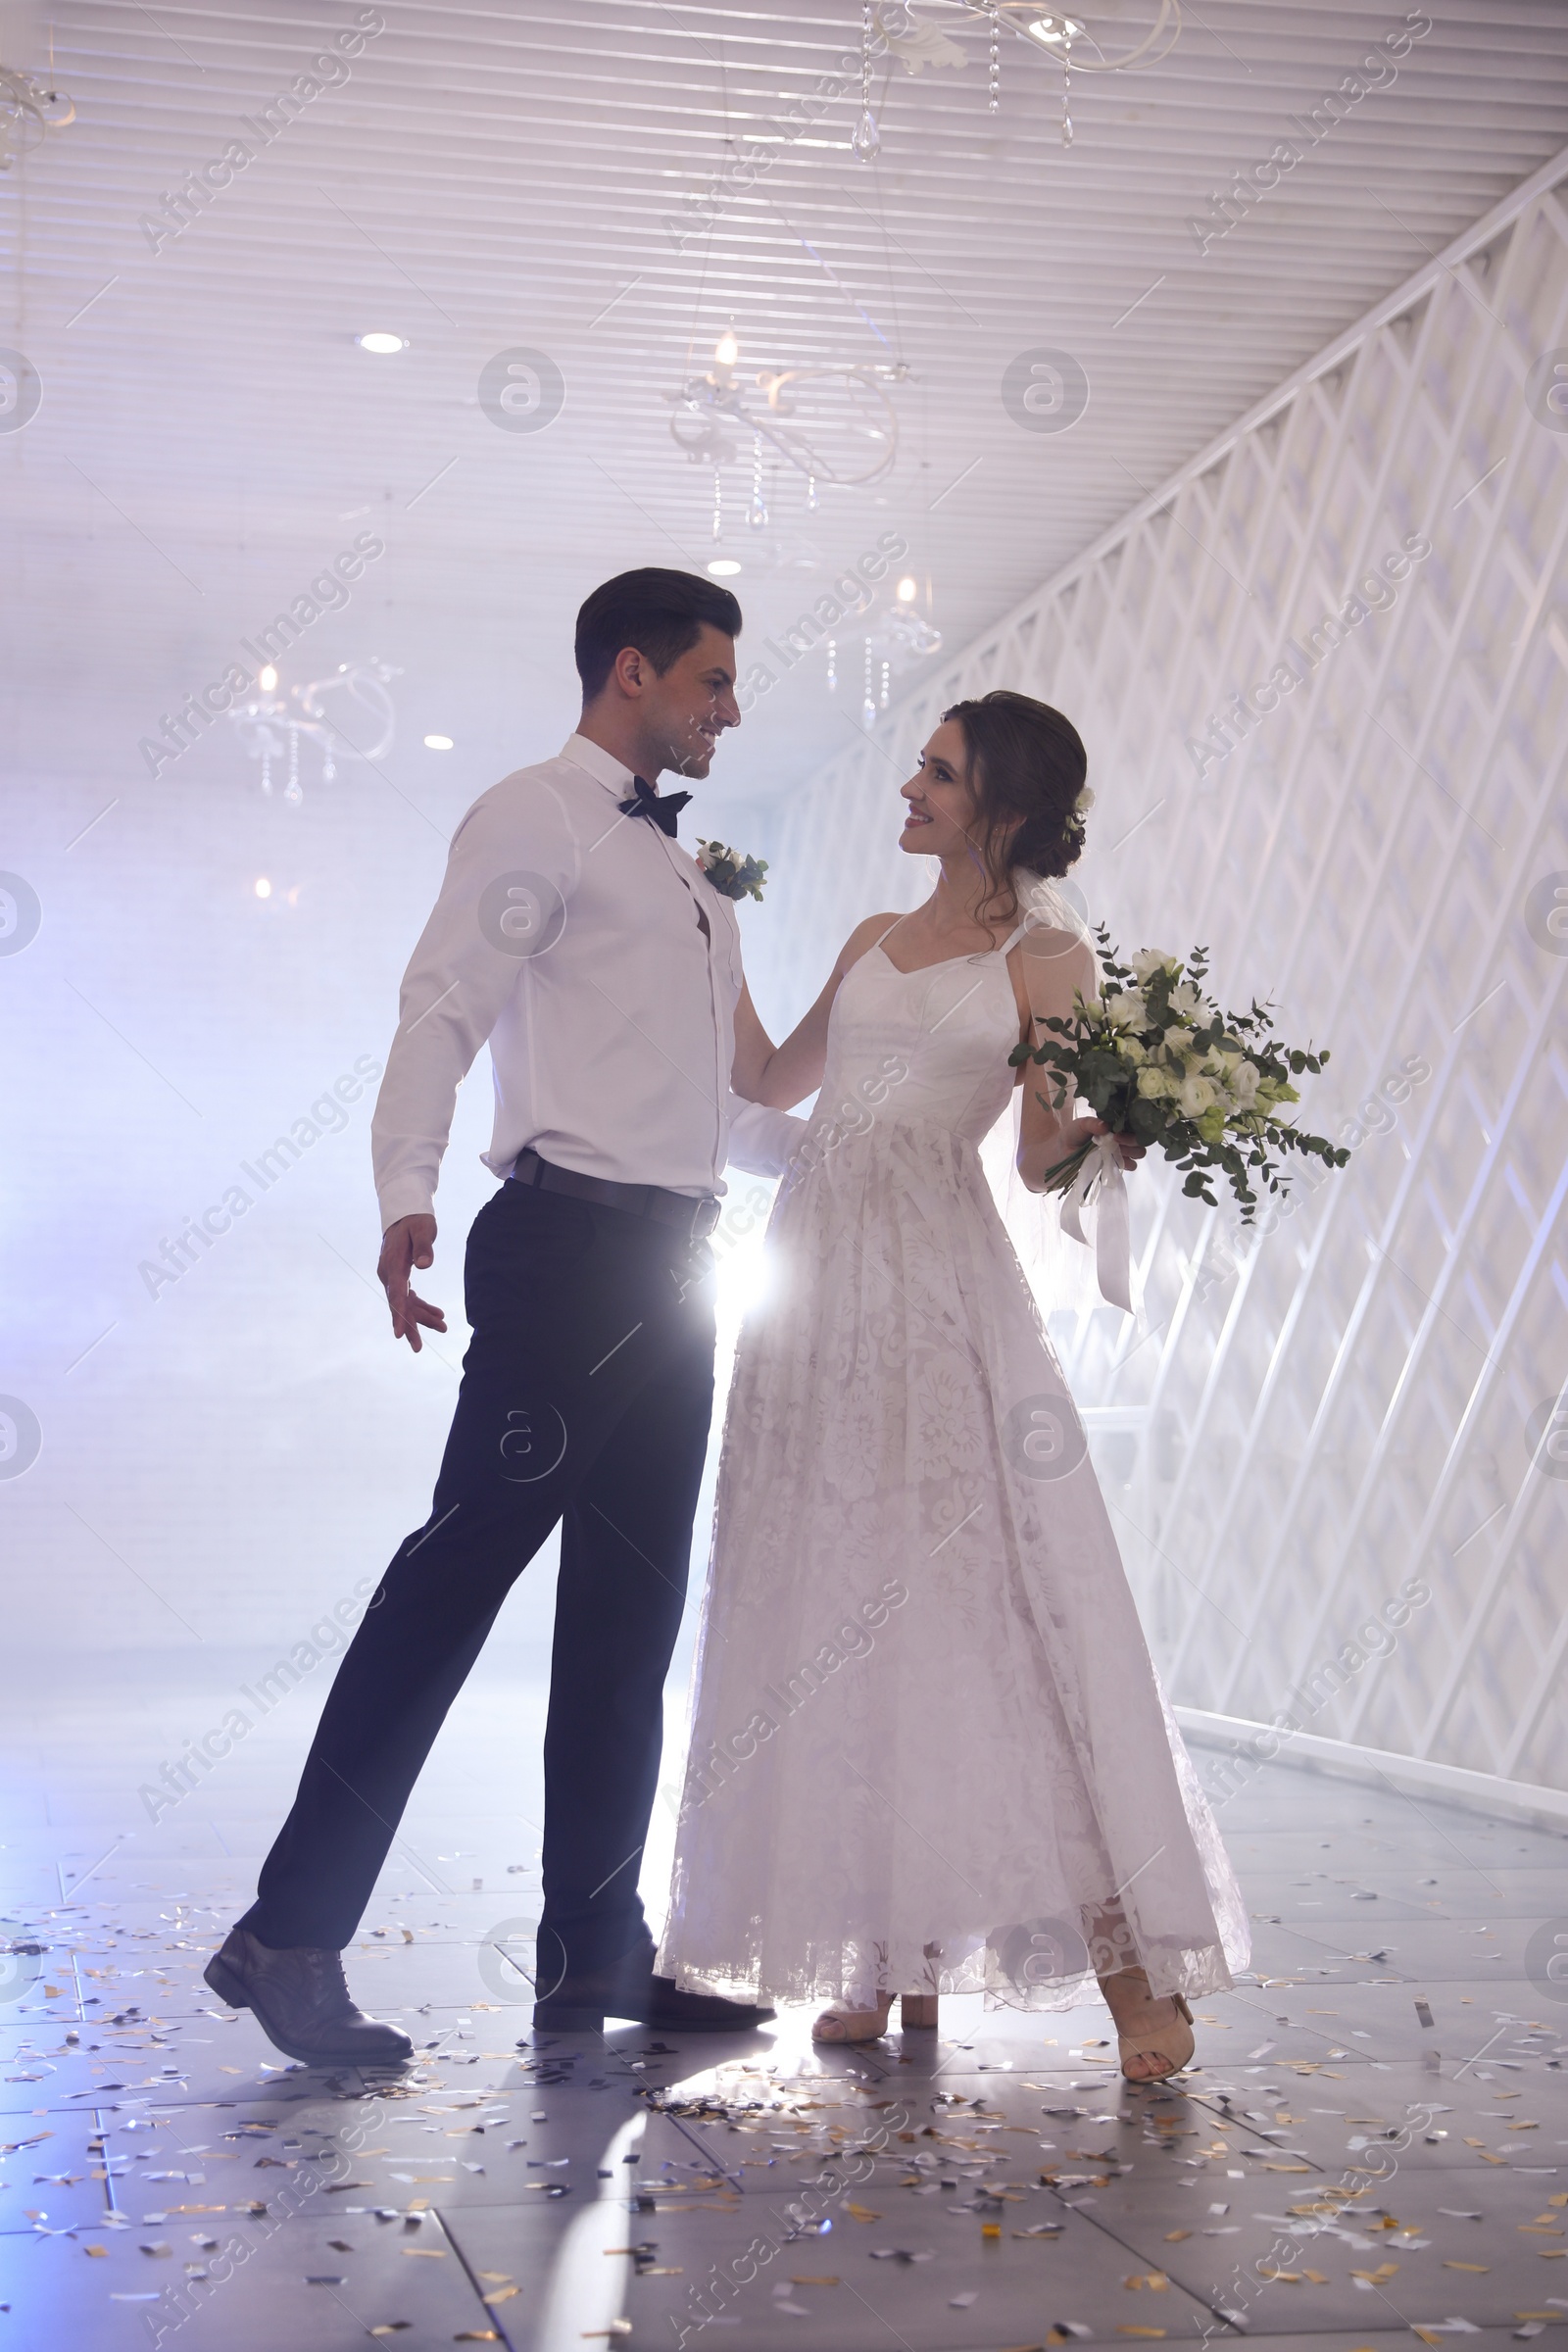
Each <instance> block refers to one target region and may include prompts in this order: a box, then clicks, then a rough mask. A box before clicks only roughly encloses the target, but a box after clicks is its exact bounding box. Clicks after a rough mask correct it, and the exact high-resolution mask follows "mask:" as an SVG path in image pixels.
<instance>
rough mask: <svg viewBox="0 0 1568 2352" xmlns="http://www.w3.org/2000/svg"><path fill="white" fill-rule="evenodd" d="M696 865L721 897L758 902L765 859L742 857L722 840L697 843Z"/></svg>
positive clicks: (765, 863)
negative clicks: (749, 899) (755, 900)
mask: <svg viewBox="0 0 1568 2352" xmlns="http://www.w3.org/2000/svg"><path fill="white" fill-rule="evenodd" d="M697 862H698V864H699V865H700V866H701V868H702V870H703V872H704V874H706V876H707V877H708V880H709V881H710V882H711V884H712V886H713V888H714V889H715V890H716V891H717V892H718V893H719V895H720V897H722V898H726V899H745V898H753V899H757V900H759V901H760V899H761V896H762V877H763V875H764V874H765V873H766V872H767V859H766V858H747V857H744V856H743V855H742V854H741V852H740V851H739V850H732V849H729V848H727V847H726V846H725V844H724V843H723V842H721V841H700V842H699V843H698V844H697Z"/></svg>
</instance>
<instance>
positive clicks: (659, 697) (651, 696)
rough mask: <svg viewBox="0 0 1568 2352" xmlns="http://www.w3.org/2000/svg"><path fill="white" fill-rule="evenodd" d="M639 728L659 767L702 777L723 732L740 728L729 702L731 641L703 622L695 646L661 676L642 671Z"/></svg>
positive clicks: (647, 668)
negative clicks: (644, 735) (656, 757)
mask: <svg viewBox="0 0 1568 2352" xmlns="http://www.w3.org/2000/svg"><path fill="white" fill-rule="evenodd" d="M641 701H642V713H641V716H642V722H643V726H644V729H645V732H646V735H647V739H648V742H649V745H650V749H651V750H652V751H656V752H657V754H658V759H659V764H660V766H661V767H666V768H672V769H673V770H674V772H675V773H676V774H677V775H680V776H706V775H707V773H708V771H709V769H710V768H711V765H712V763H713V753H714V750H715V749H716V747H717V744H718V739H719V736H720V735H721V734H722V733H723V731H724V729H725V728H726V727H738V726H739V725H740V723H741V713H740V706H739V704H738V703H737V702H736V700H735V640H734V638H733V637H726V636H725V634H724V632H723V630H722V629H715V628H714V627H713V626H712V625H711V622H709V621H704V623H703V625H702V632H701V634H700V635H699V637H698V640H697V643H696V644H695V645H694V646H693V647H692V648H691V649H690V651H689V652H687V653H684V654H680V655H678V656H677V657H676V659H675V660H674V661H673V662H671V663H670V665H669V667H668V669H666V670H665V671H664V673H663V675H662V676H661V675H660V674H659V673H658V672H657V671H656V670H655V668H654V665H653V663H652V662H648V661H646V660H645V661H644V662H643V665H642V685H641Z"/></svg>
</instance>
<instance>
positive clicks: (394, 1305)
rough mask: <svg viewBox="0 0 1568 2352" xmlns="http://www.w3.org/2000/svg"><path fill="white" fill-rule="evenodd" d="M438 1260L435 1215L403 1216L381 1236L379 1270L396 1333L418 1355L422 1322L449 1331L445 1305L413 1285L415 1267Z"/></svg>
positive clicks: (393, 1334)
mask: <svg viewBox="0 0 1568 2352" xmlns="http://www.w3.org/2000/svg"><path fill="white" fill-rule="evenodd" d="M434 1260H435V1219H434V1217H399V1219H398V1221H397V1223H396V1224H395V1225H389V1226H388V1227H387V1229H386V1232H385V1233H384V1234H383V1235H382V1237H381V1260H380V1263H379V1265H378V1266H377V1267H376V1269H375V1270H376V1273H377V1275H378V1276H379V1277H380V1282H381V1288H382V1289H383V1290H384V1291H385V1293H386V1302H387V1304H388V1306H389V1307H390V1308H391V1309H392V1337H393V1338H394V1339H395V1340H407V1341H408V1343H409V1346H410V1347H411V1348H413V1349H414V1352H415V1354H416V1355H417V1354H418V1352H419V1349H420V1348H421V1347H422V1346H423V1345H424V1343H423V1341H422V1340H421V1339H420V1337H419V1326H420V1324H421V1323H422V1324H423V1325H424V1326H425V1328H426V1329H427V1330H429V1331H445V1329H446V1327H447V1319H446V1317H445V1315H444V1314H443V1313H442V1312H441V1309H440V1308H439V1307H438V1306H431V1305H430V1304H429V1302H428V1301H427V1300H426V1299H421V1298H420V1297H419V1296H418V1294H417V1292H415V1291H411V1290H410V1288H409V1276H410V1274H411V1273H412V1272H413V1270H414V1268H415V1267H416V1266H428V1265H431V1264H433V1263H434Z"/></svg>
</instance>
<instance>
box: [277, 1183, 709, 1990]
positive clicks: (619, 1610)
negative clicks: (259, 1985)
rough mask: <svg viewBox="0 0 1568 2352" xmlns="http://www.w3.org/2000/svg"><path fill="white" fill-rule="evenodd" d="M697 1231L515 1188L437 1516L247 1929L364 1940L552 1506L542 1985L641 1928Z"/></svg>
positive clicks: (352, 1687) (698, 1292)
mask: <svg viewBox="0 0 1568 2352" xmlns="http://www.w3.org/2000/svg"><path fill="white" fill-rule="evenodd" d="M711 1267H712V1253H711V1250H710V1249H709V1247H708V1245H707V1243H706V1242H696V1243H693V1242H689V1241H687V1240H685V1239H683V1238H682V1236H681V1235H680V1233H679V1232H678V1231H677V1230H676V1229H675V1228H674V1227H672V1226H668V1225H661V1224H659V1223H657V1222H655V1221H653V1220H652V1219H646V1218H642V1217H635V1216H631V1215H629V1214H628V1213H627V1212H626V1211H625V1210H623V1209H610V1208H600V1207H598V1206H597V1205H593V1204H590V1203H589V1202H587V1201H578V1200H575V1199H573V1198H570V1197H568V1196H566V1195H564V1194H561V1193H545V1192H538V1191H535V1190H534V1189H533V1188H531V1187H529V1186H526V1185H522V1184H515V1183H507V1184H504V1185H503V1186H502V1187H501V1189H500V1191H499V1192H498V1193H496V1194H495V1195H494V1196H493V1197H492V1198H491V1199H490V1200H489V1201H487V1202H486V1203H485V1205H484V1207H483V1208H482V1209H481V1210H480V1211H479V1214H478V1216H477V1217H476V1218H475V1219H474V1223H473V1229H472V1231H471V1233H470V1234H469V1237H468V1251H467V1262H466V1274H465V1287H466V1304H467V1314H468V1321H469V1322H470V1324H471V1325H472V1326H473V1339H472V1342H471V1344H470V1346H469V1348H468V1352H467V1354H466V1357H465V1358H464V1367H463V1386H462V1388H461V1390H460V1392H459V1396H458V1406H457V1412H456V1414H455V1416H454V1419H453V1423H452V1432H451V1435H450V1437H449V1438H448V1440H447V1448H446V1454H445V1456H444V1458H443V1460H442V1464H441V1475H440V1478H439V1480H438V1481H437V1484H436V1490H435V1499H434V1502H433V1503H432V1505H431V1510H430V1516H429V1518H428V1519H427V1520H426V1522H425V1524H424V1526H423V1527H422V1528H420V1529H418V1530H417V1532H416V1533H415V1534H414V1535H412V1536H410V1537H408V1538H407V1540H406V1541H405V1542H404V1543H403V1544H402V1545H401V1546H400V1547H399V1549H398V1552H397V1555H396V1557H395V1558H394V1560H393V1561H392V1564H391V1566H390V1567H389V1568H388V1570H387V1572H386V1575H385V1576H384V1577H383V1579H382V1581H381V1584H380V1586H379V1587H378V1589H377V1591H376V1592H375V1593H374V1594H373V1595H372V1597H371V1599H370V1602H369V1604H368V1608H367V1610H366V1613H365V1617H364V1620H363V1622H362V1623H361V1625H360V1627H359V1630H358V1632H357V1633H356V1634H355V1637H354V1640H353V1641H352V1642H350V1644H349V1647H348V1649H347V1650H346V1651H345V1652H344V1655H343V1659H342V1662H341V1664H340V1665H339V1667H338V1670H337V1676H336V1679H335V1681H334V1682H333V1685H332V1689H331V1691H330V1693H329V1695H328V1698H327V1702H326V1705H325V1708H324V1709H323V1711H322V1715H321V1720H320V1724H319V1729H318V1731H317V1734H316V1738H315V1740H314V1741H313V1742H312V1745H311V1752H310V1755H309V1757H308V1758H307V1760H306V1764H305V1770H304V1773H303V1775H302V1777H301V1781H300V1787H299V1793H298V1795H297V1796H296V1798H295V1800H294V1807H293V1810H292V1812H291V1813H290V1814H289V1817H288V1819H287V1821H286V1822H285V1823H284V1825H283V1828H282V1830H281V1832H280V1833H279V1835H278V1838H277V1841H276V1843H275V1844H274V1845H273V1847H272V1850H271V1852H270V1854H269V1855H268V1857H267V1860H266V1862H265V1864H264V1865H263V1868H262V1874H261V1880H260V1885H259V1889H258V1899H257V1901H256V1904H255V1905H254V1907H253V1908H252V1909H251V1910H250V1911H249V1912H247V1914H246V1915H245V1918H244V1921H243V1922H242V1925H244V1926H245V1927H247V1928H250V1929H251V1930H253V1932H254V1933H255V1934H256V1935H257V1936H260V1938H261V1940H262V1941H263V1942H264V1943H267V1944H271V1945H273V1946H279V1947H280V1946H286V1945H290V1944H316V1945H323V1946H329V1947H333V1948H336V1949H341V1948H342V1946H343V1945H345V1944H346V1943H347V1942H348V1941H349V1940H350V1938H351V1937H352V1936H353V1935H354V1932H355V1930H356V1928H357V1927H358V1926H359V1922H360V1918H361V1915H362V1914H363V1912H364V1910H365V1907H366V1905H367V1903H368V1901H369V1898H370V1893H371V1890H372V1888H373V1887H374V1885H375V1881H376V1877H377V1874H378V1873H379V1871H380V1869H381V1866H382V1864H383V1862H384V1861H385V1859H386V1855H387V1850H388V1848H389V1846H390V1845H391V1843H392V1839H393V1837H394V1835H395V1833H396V1831H397V1827H398V1823H399V1821H400V1819H401V1818H402V1814H403V1809H404V1806H405V1805H406V1804H407V1802H408V1798H409V1793H410V1790H411V1789H413V1787H414V1784H415V1781H416V1780H417V1777H418V1774H419V1769H420V1767H421V1765H422V1764H423V1762H424V1759H425V1757H426V1755H427V1754H428V1753H429V1750H430V1745H431V1742H432V1741H433V1740H434V1739H435V1736H436V1734H437V1732H438V1731H439V1730H440V1728H441V1725H442V1722H443V1721H444V1719H445V1716H446V1712H447V1709H448V1708H449V1707H450V1706H451V1704H452V1701H453V1699H454V1698H455V1697H456V1696H457V1694H458V1692H459V1691H460V1690H461V1689H462V1688H463V1684H464V1681H465V1679H466V1675H467V1673H468V1669H469V1668H470V1667H471V1666H472V1664H473V1662H474V1659H475V1658H476V1657H477V1656H478V1654H479V1651H480V1649H481V1648H482V1647H483V1645H484V1640H485V1636H486V1635H487V1634H488V1633H489V1631H490V1627H491V1625H492V1624H493V1622H494V1620H495V1616H496V1612H497V1610H498V1609H499V1608H500V1606H501V1603H502V1601H503V1600H504V1599H505V1598H506V1595H507V1593H509V1591H510V1590H511V1588H512V1585H513V1583H514V1581H515V1578H516V1577H517V1576H518V1575H519V1574H520V1573H521V1571H522V1570H523V1569H524V1568H525V1567H526V1566H527V1563H528V1561H529V1560H530V1559H531V1558H532V1557H533V1555H534V1553H535V1552H536V1551H537V1550H538V1548H539V1546H540V1544H542V1543H543V1542H544V1540H545V1538H546V1537H547V1536H548V1535H549V1533H550V1531H551V1529H552V1528H553V1527H554V1526H555V1525H556V1524H557V1522H558V1521H560V1522H561V1523H562V1536H561V1578H560V1584H559V1587H558V1590H557V1594H556V1630H555V1645H554V1651H553V1655H552V1660H551V1674H550V1712H549V1717H548V1721H547V1725H546V1730H545V1824H544V1833H545V1834H544V1910H543V1914H542V1918H541V1921H540V1927H539V1936H538V1946H539V1952H538V1962H539V1978H540V1990H541V1992H543V1991H545V1990H547V1989H549V1988H550V1986H551V1985H553V1984H554V1983H556V1982H557V1981H558V1980H559V1979H560V1978H561V1977H563V1976H564V1975H567V1974H569V1975H573V1976H574V1975H577V1974H579V1973H581V1972H582V1971H584V1970H588V1969H595V1968H600V1967H603V1966H606V1965H608V1964H609V1963H610V1962H612V1961H613V1960H616V1959H618V1958H620V1957H621V1956H622V1955H624V1954H627V1953H629V1952H633V1951H635V1950H636V1949H638V1948H639V1947H640V1946H641V1947H646V1945H647V1941H648V1931H647V1928H646V1926H645V1925H644V1922H643V1912H642V1905H641V1903H640V1902H639V1900H638V1897H637V1873H638V1865H639V1863H640V1861H641V1857H642V1849H643V1843H644V1840H645V1838H647V1835H648V1821H649V1816H650V1814H651V1812H652V1810H653V1801H654V1794H655V1790H656V1788H657V1785H658V1778H659V1760H660V1751H661V1744H662V1736H663V1686H664V1675H665V1672H666V1670H667V1668H668V1665H669V1659H670V1652H671V1650H672V1649H673V1647H674V1644H675V1637H676V1634H677V1632H678V1631H679V1627H680V1620H681V1612H682V1607H683V1604H684V1601H685V1596H686V1577H687V1569H688V1565H689V1560H690V1552H691V1534H692V1519H693V1516H694V1513H695V1511H696V1508H697V1494H698V1488H699V1486H700V1484H701V1481H702V1474H703V1460H704V1455H705V1452H706V1448H707V1443H708V1430H709V1422H710V1419H711V1412H712V1397H713V1309H712V1298H711V1288H712V1286H711V1282H709V1281H707V1280H705V1279H704V1278H705V1276H707V1275H708V1274H709V1273H711Z"/></svg>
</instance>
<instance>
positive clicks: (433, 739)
mask: <svg viewBox="0 0 1568 2352" xmlns="http://www.w3.org/2000/svg"><path fill="white" fill-rule="evenodd" d="M424 748H425V750H426V751H427V752H450V751H451V749H452V738H451V736H450V735H427V736H426V737H425V739H424Z"/></svg>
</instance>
